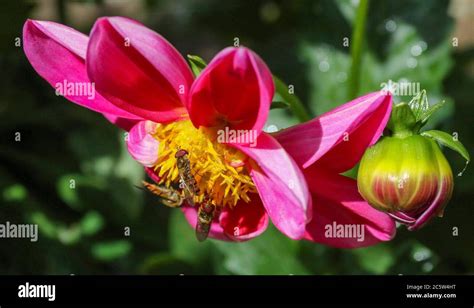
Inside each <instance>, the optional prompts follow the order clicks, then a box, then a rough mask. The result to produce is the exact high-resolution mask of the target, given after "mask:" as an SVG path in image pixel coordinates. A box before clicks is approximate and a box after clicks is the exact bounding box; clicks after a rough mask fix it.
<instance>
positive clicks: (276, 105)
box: [270, 101, 290, 109]
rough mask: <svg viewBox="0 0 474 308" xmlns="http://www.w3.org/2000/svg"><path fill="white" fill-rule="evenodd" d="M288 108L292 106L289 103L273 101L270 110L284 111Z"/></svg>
mask: <svg viewBox="0 0 474 308" xmlns="http://www.w3.org/2000/svg"><path fill="white" fill-rule="evenodd" d="M288 107H290V105H289V104H288V103H287V102H283V101H273V102H272V105H271V106H270V109H284V108H288Z"/></svg>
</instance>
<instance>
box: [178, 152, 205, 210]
mask: <svg viewBox="0 0 474 308" xmlns="http://www.w3.org/2000/svg"><path fill="white" fill-rule="evenodd" d="M174 157H175V158H176V164H177V167H178V172H179V177H180V188H181V189H182V190H183V192H184V196H185V198H186V201H188V203H189V205H191V206H194V196H196V195H198V194H199V187H198V185H197V182H196V179H195V178H194V176H193V175H192V174H191V162H190V161H189V157H188V152H187V151H186V150H182V149H180V150H178V151H177V152H176V154H175V156H174Z"/></svg>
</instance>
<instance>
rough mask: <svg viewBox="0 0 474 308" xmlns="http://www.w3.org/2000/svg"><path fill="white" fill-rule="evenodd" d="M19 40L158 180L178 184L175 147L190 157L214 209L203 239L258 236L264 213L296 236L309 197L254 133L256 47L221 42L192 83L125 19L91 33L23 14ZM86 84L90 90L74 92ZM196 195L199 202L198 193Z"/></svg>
mask: <svg viewBox="0 0 474 308" xmlns="http://www.w3.org/2000/svg"><path fill="white" fill-rule="evenodd" d="M23 39H24V51H25V54H26V56H27V58H28V60H29V61H30V63H31V64H32V66H33V68H34V69H35V70H36V71H37V72H38V74H39V75H40V76H42V77H43V78H44V79H46V80H47V81H48V82H49V83H50V84H51V85H52V86H53V87H57V85H58V84H66V83H67V84H69V85H73V87H72V89H73V91H63V92H62V93H61V94H63V95H64V96H65V97H66V98H67V99H68V100H70V101H72V102H74V103H76V104H78V105H81V106H83V107H86V108H89V109H91V110H94V111H96V112H99V113H101V114H103V115H104V116H105V117H106V118H107V119H108V120H109V121H111V122H113V123H115V124H116V125H118V126H120V127H122V128H124V129H125V130H129V136H128V142H127V144H128V149H129V152H130V154H131V155H132V157H133V158H134V159H135V160H137V161H138V162H140V163H141V164H142V165H143V166H145V167H146V170H147V172H148V174H149V175H150V177H151V178H153V179H154V180H155V181H156V182H157V183H160V184H161V185H165V186H168V187H169V186H172V185H176V184H177V183H178V182H179V174H178V169H177V166H176V158H175V153H176V152H177V150H178V149H185V150H186V151H187V152H188V153H189V160H190V162H191V165H192V171H193V173H194V176H195V178H196V182H197V185H198V187H199V190H200V192H202V194H206V196H209V197H210V198H211V200H212V202H213V203H214V204H215V205H217V206H218V207H219V208H220V213H219V215H218V216H217V217H215V219H214V221H213V223H212V225H211V230H210V233H209V236H210V237H213V238H218V239H224V240H234V241H242V240H247V239H250V238H253V237H255V236H257V235H259V234H261V233H262V232H263V231H264V230H265V229H266V227H267V225H268V219H269V218H270V219H271V220H272V222H273V224H274V225H275V226H276V227H277V228H278V229H279V230H280V231H281V232H283V233H284V234H285V235H287V236H288V237H290V238H292V239H301V238H303V236H304V235H305V226H306V224H307V223H308V222H309V221H310V218H311V217H310V214H311V213H312V210H311V198H310V194H309V191H308V187H307V185H306V181H305V178H304V176H303V174H302V172H301V170H300V168H299V167H298V166H297V164H296V163H295V161H294V160H293V159H292V158H291V156H290V155H288V153H287V152H286V151H285V150H284V149H283V147H282V146H281V145H280V144H279V143H278V141H276V140H275V138H273V137H272V136H271V135H269V134H267V133H265V132H263V131H262V128H263V126H264V124H265V121H266V120H267V116H268V112H269V109H270V104H271V101H272V98H273V95H274V84H273V80H272V75H271V73H270V70H269V69H268V67H267V66H266V65H265V63H264V62H263V61H262V60H261V59H260V57H258V56H257V55H256V54H255V53H254V52H252V51H251V50H249V49H247V48H226V49H224V50H222V51H221V52H220V53H218V54H217V55H216V56H215V58H214V59H213V60H212V61H211V62H210V63H209V65H208V66H207V67H206V68H205V69H204V70H203V71H202V72H201V74H200V75H199V77H198V78H197V79H194V77H193V74H192V72H191V70H190V68H189V66H188V65H187V63H186V61H185V60H184V58H183V57H182V56H181V55H180V54H179V52H178V51H177V50H176V49H175V48H174V47H173V46H172V45H171V44H170V43H169V42H168V41H166V40H165V39H164V38H163V37H162V36H160V35H159V34H157V33H156V32H154V31H152V30H150V29H148V28H146V27H145V26H143V25H142V24H140V23H138V22H136V21H134V20H131V19H128V18H123V17H105V18H100V19H98V20H97V21H96V23H95V25H94V27H93V29H92V30H91V33H90V36H89V37H87V36H86V35H84V34H82V33H79V32H77V31H75V30H74V29H71V28H69V27H67V26H64V25H61V24H57V23H54V22H47V21H35V20H28V21H27V22H26V23H25V26H24V29H23ZM85 83H86V84H93V85H94V89H95V90H96V92H97V93H96V94H95V95H92V96H91V95H89V96H85V95H83V93H79V92H78V91H74V89H76V90H77V88H75V87H74V85H77V84H85ZM222 132H231V133H232V132H246V133H247V134H246V135H245V137H247V139H245V138H243V139H244V140H242V139H236V138H233V139H232V140H230V141H229V140H228V139H225V138H224V139H222V140H220V139H219V137H220V136H221V135H222ZM227 137H228V136H227ZM234 137H235V136H234ZM249 137H250V139H248V138H249ZM196 198H197V199H198V200H197V201H196V203H197V204H199V202H202V201H203V199H204V196H203V195H200V196H196ZM183 211H184V213H185V216H186V218H187V220H188V221H189V222H190V224H191V225H192V226H195V225H196V220H197V208H196V207H192V206H190V205H185V206H183Z"/></svg>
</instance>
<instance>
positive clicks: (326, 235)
mask: <svg viewBox="0 0 474 308" xmlns="http://www.w3.org/2000/svg"><path fill="white" fill-rule="evenodd" d="M305 175H306V179H307V182H308V185H309V187H310V190H311V192H312V194H313V219H312V221H311V222H310V223H309V224H308V225H307V227H306V229H307V232H306V235H305V239H307V240H311V241H314V242H318V243H322V244H325V245H329V246H333V247H339V248H356V247H365V246H370V245H374V244H376V243H378V242H381V241H388V240H390V239H392V238H393V237H394V236H395V232H396V228H395V222H394V221H393V219H391V218H390V216H389V215H387V214H385V213H383V212H380V211H377V210H375V209H374V208H372V207H371V206H370V205H369V204H368V203H367V202H366V201H365V200H364V199H363V198H362V197H361V196H360V194H359V192H358V191H357V184H356V181H355V180H353V179H350V178H348V177H345V176H342V175H339V174H334V173H328V172H320V171H319V172H315V171H314V170H311V171H305ZM338 226H342V227H338ZM334 227H336V228H334ZM362 227H363V230H364V231H363V236H361V235H362V233H359V234H357V232H352V233H347V232H346V233H343V234H342V236H340V235H341V234H340V233H339V234H338V233H337V231H338V230H337V228H347V229H349V228H350V229H351V230H358V229H357V228H359V230H361V228H362ZM347 229H346V230H347Z"/></svg>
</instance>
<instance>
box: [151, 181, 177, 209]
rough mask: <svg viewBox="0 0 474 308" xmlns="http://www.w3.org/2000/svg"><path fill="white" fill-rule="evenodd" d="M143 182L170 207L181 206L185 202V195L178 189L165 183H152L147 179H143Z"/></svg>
mask: <svg viewBox="0 0 474 308" xmlns="http://www.w3.org/2000/svg"><path fill="white" fill-rule="evenodd" d="M142 183H143V186H145V188H146V189H148V190H149V191H150V192H151V193H152V194H154V195H157V196H158V197H159V198H160V200H161V202H162V203H163V204H164V205H166V206H168V207H180V206H181V205H182V204H183V201H184V199H183V196H182V195H181V194H180V193H179V192H178V191H177V190H176V189H174V188H172V187H165V186H163V185H155V184H150V183H148V182H146V181H142Z"/></svg>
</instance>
